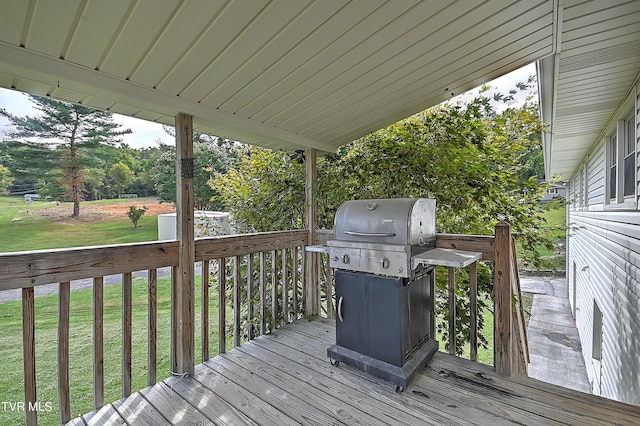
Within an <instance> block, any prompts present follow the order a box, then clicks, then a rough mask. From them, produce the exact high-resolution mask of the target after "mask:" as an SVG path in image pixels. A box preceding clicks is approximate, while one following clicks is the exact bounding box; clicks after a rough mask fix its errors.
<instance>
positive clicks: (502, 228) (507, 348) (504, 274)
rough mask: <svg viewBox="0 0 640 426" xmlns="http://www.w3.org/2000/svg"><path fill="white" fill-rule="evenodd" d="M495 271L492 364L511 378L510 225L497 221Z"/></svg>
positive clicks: (499, 371)
mask: <svg viewBox="0 0 640 426" xmlns="http://www.w3.org/2000/svg"><path fill="white" fill-rule="evenodd" d="M495 251H496V253H495V270H494V283H493V292H494V308H493V309H494V311H493V312H494V327H493V329H494V336H493V347H494V353H493V356H494V365H495V368H496V371H497V372H498V373H500V374H505V375H510V374H511V372H512V369H513V366H512V351H511V327H512V325H511V316H512V314H511V277H512V271H511V265H512V262H511V260H512V258H511V231H510V227H509V224H507V223H505V222H500V223H498V225H496V228H495Z"/></svg>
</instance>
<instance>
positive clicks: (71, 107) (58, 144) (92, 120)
mask: <svg viewBox="0 0 640 426" xmlns="http://www.w3.org/2000/svg"><path fill="white" fill-rule="evenodd" d="M29 98H30V100H31V102H33V103H34V104H35V109H36V110H37V111H38V112H39V113H38V114H37V115H36V116H35V117H30V116H25V117H17V116H15V115H13V114H11V113H9V112H7V111H6V110H4V109H0V115H3V116H5V117H7V118H8V119H9V120H10V121H11V124H12V125H13V126H14V128H15V131H13V132H10V133H9V136H10V137H13V138H19V139H22V138H25V139H32V141H31V142H32V143H40V144H44V145H47V146H48V147H49V148H51V149H58V150H62V158H63V159H62V162H61V167H62V178H61V182H60V183H61V186H62V188H63V195H64V197H65V198H66V199H67V200H70V201H72V202H73V214H72V215H71V217H78V216H79V215H80V201H82V199H83V193H84V171H83V170H84V165H85V162H86V160H87V157H88V152H89V151H90V150H91V149H92V148H96V147H98V146H100V145H113V144H116V143H118V142H120V141H121V140H120V139H118V137H119V136H122V135H124V134H127V133H131V130H130V129H121V128H120V125H119V124H117V123H115V122H114V121H113V115H112V114H111V113H109V112H106V111H99V110H96V109H93V108H89V107H86V106H83V105H77V104H70V103H67V102H62V101H58V100H55V99H52V98H44V97H39V96H29Z"/></svg>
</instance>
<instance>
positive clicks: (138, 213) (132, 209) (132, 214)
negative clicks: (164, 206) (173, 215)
mask: <svg viewBox="0 0 640 426" xmlns="http://www.w3.org/2000/svg"><path fill="white" fill-rule="evenodd" d="M147 210H149V207H147V206H142V208H141V209H139V208H137V207H136V206H129V210H128V211H127V216H128V217H129V219H130V220H131V223H133V227H134V228H137V227H138V221H139V220H140V218H142V216H144V214H145V213H146V212H147Z"/></svg>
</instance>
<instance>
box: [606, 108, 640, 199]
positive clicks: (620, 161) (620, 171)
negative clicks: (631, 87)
mask: <svg viewBox="0 0 640 426" xmlns="http://www.w3.org/2000/svg"><path fill="white" fill-rule="evenodd" d="M634 113H635V110H634V111H632V112H629V113H627V114H624V115H623V117H624V118H622V119H619V120H617V121H616V123H615V127H614V128H613V129H611V132H609V135H608V136H607V137H605V141H604V143H605V164H606V175H605V200H604V206H605V209H606V210H635V209H637V208H638V205H637V196H638V193H637V192H638V190H637V188H638V182H637V179H638V178H637V172H636V174H635V175H636V182H635V185H634V188H635V192H634V193H633V194H632V195H628V196H626V197H625V196H624V195H623V194H624V158H625V152H624V151H625V146H626V137H627V134H626V131H625V130H626V128H625V123H626V121H627V120H628V119H629V118H630V116H631V115H633V114H634ZM634 122H635V121H634ZM614 135H615V136H616V153H615V156H616V157H615V158H616V160H617V161H616V193H615V194H611V190H610V182H611V181H610V179H611V164H612V158H611V149H610V145H611V141H612V139H613V136H614ZM637 139H638V137H637V135H636V141H635V143H634V148H635V152H636V156H637V152H638V146H637ZM636 170H637V164H636Z"/></svg>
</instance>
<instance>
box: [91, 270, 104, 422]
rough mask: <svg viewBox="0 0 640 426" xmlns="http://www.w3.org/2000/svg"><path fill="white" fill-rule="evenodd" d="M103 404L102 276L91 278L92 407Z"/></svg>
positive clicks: (98, 407) (96, 408) (99, 406)
mask: <svg viewBox="0 0 640 426" xmlns="http://www.w3.org/2000/svg"><path fill="white" fill-rule="evenodd" d="M103 405H104V278H103V277H95V278H94V279H93V409H94V410H98V409H100V408H101V407H102V406H103Z"/></svg>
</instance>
